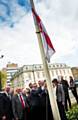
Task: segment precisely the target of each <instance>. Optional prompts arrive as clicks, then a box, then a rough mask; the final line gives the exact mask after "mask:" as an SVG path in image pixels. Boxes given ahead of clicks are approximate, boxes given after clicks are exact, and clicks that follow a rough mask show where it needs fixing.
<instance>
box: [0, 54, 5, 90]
mask: <svg viewBox="0 0 78 120" xmlns="http://www.w3.org/2000/svg"><path fill="white" fill-rule="evenodd" d="M3 57H4V55H1V56H0V59H2V58H3ZM1 79H2V78H1V71H0V91H1V90H2V84H1Z"/></svg>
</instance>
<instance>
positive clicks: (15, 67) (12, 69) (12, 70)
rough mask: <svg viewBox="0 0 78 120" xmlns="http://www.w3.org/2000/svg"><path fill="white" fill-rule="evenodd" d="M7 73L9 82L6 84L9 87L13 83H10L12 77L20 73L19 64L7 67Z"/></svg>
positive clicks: (10, 64)
mask: <svg viewBox="0 0 78 120" xmlns="http://www.w3.org/2000/svg"><path fill="white" fill-rule="evenodd" d="M5 69H6V73H7V81H6V84H7V85H10V84H11V82H10V79H11V78H12V76H13V75H14V74H15V73H16V72H17V71H18V69H19V68H18V64H15V63H8V64H7V65H6V68H5Z"/></svg>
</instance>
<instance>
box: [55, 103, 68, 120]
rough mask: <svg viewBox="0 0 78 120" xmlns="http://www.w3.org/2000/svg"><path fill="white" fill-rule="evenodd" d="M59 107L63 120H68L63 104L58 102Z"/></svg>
mask: <svg viewBox="0 0 78 120" xmlns="http://www.w3.org/2000/svg"><path fill="white" fill-rule="evenodd" d="M57 105H58V109H59V113H60V117H61V120H67V117H66V114H65V109H64V105H62V102H58V101H57Z"/></svg>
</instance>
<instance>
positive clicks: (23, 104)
mask: <svg viewBox="0 0 78 120" xmlns="http://www.w3.org/2000/svg"><path fill="white" fill-rule="evenodd" d="M20 101H21V104H22V108H25V102H24V99H23V97H22V95H20Z"/></svg>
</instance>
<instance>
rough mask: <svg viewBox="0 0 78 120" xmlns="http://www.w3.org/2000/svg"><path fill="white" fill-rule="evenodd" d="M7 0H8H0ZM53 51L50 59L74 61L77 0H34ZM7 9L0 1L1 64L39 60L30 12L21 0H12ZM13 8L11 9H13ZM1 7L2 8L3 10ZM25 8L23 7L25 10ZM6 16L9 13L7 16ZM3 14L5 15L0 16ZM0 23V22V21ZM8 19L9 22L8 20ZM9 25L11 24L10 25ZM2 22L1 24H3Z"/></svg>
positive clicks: (75, 61) (77, 63)
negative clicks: (54, 51)
mask: <svg viewBox="0 0 78 120" xmlns="http://www.w3.org/2000/svg"><path fill="white" fill-rule="evenodd" d="M1 1H3V2H4V1H6V3H5V4H7V2H8V1H9V2H10V1H11V0H1ZM34 1H35V7H36V10H37V13H38V14H39V16H40V17H41V19H42V21H43V23H44V25H45V27H46V29H47V31H48V34H49V36H50V38H51V40H52V43H53V45H54V47H55V49H56V53H55V54H54V55H53V56H52V58H51V61H52V62H56V63H58V62H61V63H67V64H69V65H72V66H74V65H78V58H77V54H78V53H77V51H78V47H77V45H78V40H77V38H78V20H77V19H78V7H77V5H78V1H77V0H74V1H73V0H69V1H68V0H50V1H49V2H48V0H34ZM9 4H12V8H10V9H11V11H12V12H10V13H9V9H8V11H7V7H5V5H3V4H0V5H1V6H0V16H5V17H2V18H1V17H0V49H2V51H0V54H4V55H5V57H4V59H3V60H1V61H2V62H1V66H4V65H5V64H6V63H7V62H8V61H11V62H16V63H18V64H19V65H23V64H33V63H42V61H41V56H40V50H39V46H38V40H37V37H36V33H35V27H34V22H33V17H32V14H31V12H30V10H29V8H28V10H26V9H25V6H26V8H27V7H28V6H27V3H25V1H24V0H18V1H17V0H13V2H12V3H11V2H10V3H9ZM13 8H15V9H13ZM3 9H4V11H3ZM25 10H26V11H25ZM8 16H10V17H8ZM4 18H5V19H4ZM3 20H4V21H5V20H7V23H6V22H3V23H4V25H2V24H3V23H1V21H3ZM11 23H12V24H11ZM11 25H13V26H12V27H10V26H11ZM3 26H4V27H3Z"/></svg>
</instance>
